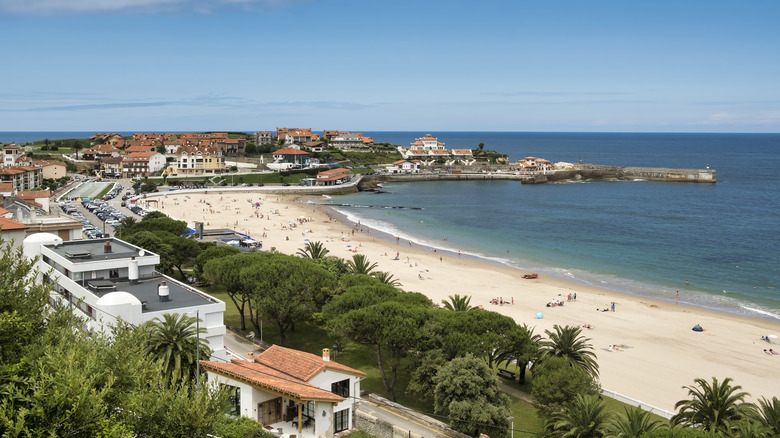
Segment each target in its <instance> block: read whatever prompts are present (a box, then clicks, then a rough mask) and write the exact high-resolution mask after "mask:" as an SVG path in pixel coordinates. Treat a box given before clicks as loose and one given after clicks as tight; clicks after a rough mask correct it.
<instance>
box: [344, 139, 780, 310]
mask: <svg viewBox="0 0 780 438" xmlns="http://www.w3.org/2000/svg"><path fill="white" fill-rule="evenodd" d="M368 134H369V135H373V136H374V139H375V141H378V142H379V141H387V142H392V143H395V144H408V143H409V142H411V141H413V139H414V138H415V137H420V136H422V135H424V134H425V133H368ZM432 134H434V136H437V137H438V138H439V140H440V141H444V142H446V143H447V147H448V148H455V147H471V148H475V147H476V145H477V144H478V143H480V142H484V143H485V145H486V149H493V150H497V151H499V152H503V153H506V154H508V155H509V156H510V159H512V160H516V159H517V158H521V157H523V156H528V155H533V156H537V157H543V158H547V159H549V160H551V161H578V160H579V159H583V161H587V162H593V163H599V164H613V165H642V166H653V167H683V168H693V167H695V168H703V167H704V166H705V165H706V164H707V163H709V164H710V165H711V167H712V168H714V169H716V170H717V172H718V183H716V184H686V183H664V182H650V181H585V182H579V183H562V184H544V185H521V184H519V183H517V182H512V181H496V182H483V181H462V182H420V183H394V184H386V185H385V187H384V188H383V193H372V192H363V193H357V194H354V195H347V196H339V197H334V198H333V199H331V200H330V202H331V203H334V204H339V205H340V206H338V207H336V208H337V209H338V210H339V211H341V212H342V213H344V214H346V215H347V216H348V217H350V218H351V219H352V220H355V221H357V220H360V221H361V223H363V224H365V225H368V226H372V227H374V228H377V229H380V230H384V231H386V232H388V233H390V234H392V235H398V236H400V237H401V238H404V239H410V240H412V241H415V242H418V243H421V244H427V245H430V246H435V247H439V248H444V249H450V250H453V251H458V250H460V251H463V252H464V253H467V254H472V255H474V256H477V257H480V258H484V259H488V260H491V261H495V262H499V263H504V264H507V265H511V266H516V267H521V268H525V269H532V270H536V271H539V272H543V273H547V274H549V275H555V276H558V277H562V278H567V279H570V280H573V281H577V282H581V283H586V284H592V285H596V286H600V287H606V288H609V289H613V290H617V291H622V292H627V293H632V294H637V295H643V296H650V297H654V298H660V299H667V300H674V296H675V293H676V291H678V290H679V291H680V296H681V302H685V303H688V304H691V305H696V306H701V307H706V308H711V309H715V310H719V311H725V312H729V313H734V314H740V315H746V316H751V317H758V318H766V319H773V320H777V319H780V292H779V291H778V288H777V286H778V279H777V277H778V274H779V273H780V269H779V268H778V266H779V265H780V231H778V230H780V218H779V217H778V212H780V190H778V182H780V177H778V175H777V171H778V170H779V169H780V135H766V134H763V135H757V134H756V135H754V134H593V133H587V134H571V133H432ZM445 239H446V240H445ZM507 250H508V251H507ZM686 281H687V282H688V284H687V285H686Z"/></svg>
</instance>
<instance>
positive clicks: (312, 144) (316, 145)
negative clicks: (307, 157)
mask: <svg viewBox="0 0 780 438" xmlns="http://www.w3.org/2000/svg"><path fill="white" fill-rule="evenodd" d="M302 146H303V147H304V148H305V149H306V150H307V151H309V152H325V151H326V150H327V149H328V147H327V146H325V143H323V142H321V141H309V142H306V143H304V144H303V145H302Z"/></svg>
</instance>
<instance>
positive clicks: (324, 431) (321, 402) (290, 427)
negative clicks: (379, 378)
mask: <svg viewBox="0 0 780 438" xmlns="http://www.w3.org/2000/svg"><path fill="white" fill-rule="evenodd" d="M201 366H202V367H203V369H205V370H206V371H207V373H208V374H207V375H208V378H209V380H211V381H216V382H219V383H220V384H222V385H225V386H227V387H229V388H230V390H231V392H232V394H233V396H232V397H231V401H232V403H233V406H232V413H233V414H234V415H241V416H244V417H248V418H252V419H255V420H257V421H258V422H260V423H262V424H263V425H265V426H266V427H267V428H273V429H272V430H275V431H277V432H281V435H282V436H288V437H289V436H291V435H296V436H297V437H300V438H315V437H326V438H332V437H333V436H334V434H336V433H339V432H342V431H345V430H347V429H350V428H351V427H352V425H353V424H354V421H355V414H354V413H355V409H356V406H357V402H356V401H357V400H359V397H360V381H361V379H362V378H363V377H365V376H366V374H365V373H363V372H362V371H359V370H356V369H354V368H350V367H348V366H346V365H342V364H340V363H337V362H334V361H332V360H330V350H328V349H327V348H325V349H323V350H322V357H319V356H317V355H314V354H311V353H306V352H303V351H298V350H293V349H290V348H284V347H280V346H278V345H274V346H272V347H271V348H269V349H267V350H265V351H263V352H262V353H260V354H259V355H257V356H256V357H250V360H242V359H232V360H231V361H230V362H229V363H224V362H216V361H201Z"/></svg>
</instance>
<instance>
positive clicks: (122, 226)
mask: <svg viewBox="0 0 780 438" xmlns="http://www.w3.org/2000/svg"><path fill="white" fill-rule="evenodd" d="M137 222H138V221H137V220H136V219H135V218H134V217H131V216H127V217H125V218H123V219H122V220H121V221H119V226H118V227H116V228H114V234H116V235H117V237H119V238H120V239H121V238H122V234H124V233H125V232H126V230H130V229H132V228H133V225H135V224H136V223H137Z"/></svg>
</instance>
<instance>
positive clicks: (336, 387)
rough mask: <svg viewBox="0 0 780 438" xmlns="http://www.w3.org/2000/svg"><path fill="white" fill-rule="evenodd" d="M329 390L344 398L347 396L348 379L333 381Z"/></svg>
mask: <svg viewBox="0 0 780 438" xmlns="http://www.w3.org/2000/svg"><path fill="white" fill-rule="evenodd" d="M330 392H332V393H334V394H336V395H340V396H342V397H344V398H348V397H349V379H346V380H342V381H340V382H335V383H333V384H331V385H330Z"/></svg>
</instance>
